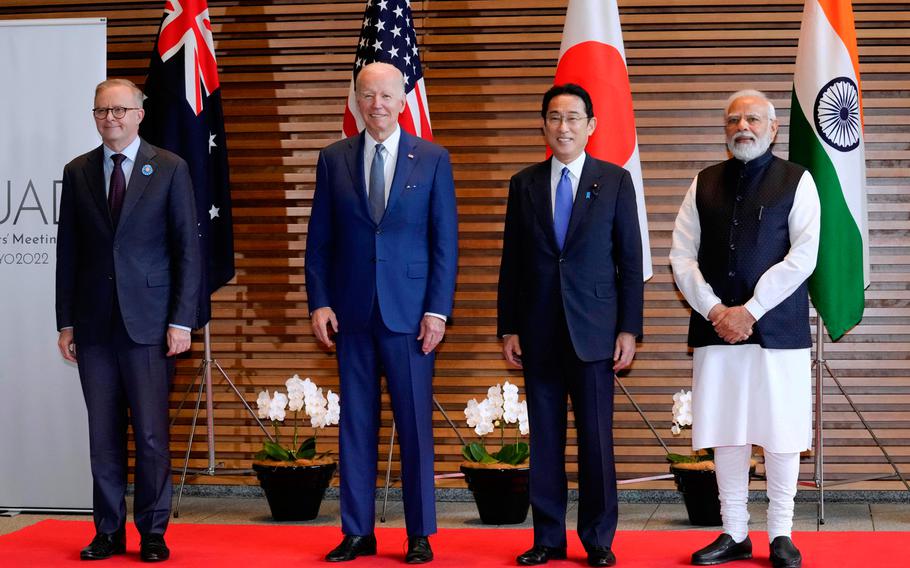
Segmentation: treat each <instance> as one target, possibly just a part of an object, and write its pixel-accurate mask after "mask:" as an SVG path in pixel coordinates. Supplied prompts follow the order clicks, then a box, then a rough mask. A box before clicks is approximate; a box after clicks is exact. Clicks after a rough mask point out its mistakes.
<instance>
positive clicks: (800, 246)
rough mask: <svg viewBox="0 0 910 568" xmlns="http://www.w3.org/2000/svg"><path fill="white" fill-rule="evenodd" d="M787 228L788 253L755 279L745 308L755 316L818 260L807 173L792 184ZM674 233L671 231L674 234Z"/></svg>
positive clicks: (816, 211)
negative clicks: (788, 237) (791, 199)
mask: <svg viewBox="0 0 910 568" xmlns="http://www.w3.org/2000/svg"><path fill="white" fill-rule="evenodd" d="M787 221H788V225H789V229H790V252H788V253H787V256H785V257H784V259H783V260H781V261H780V262H778V263H777V264H775V265H774V266H772V267H771V268H769V269H768V270H767V271H765V273H764V274H762V276H761V278H759V279H758V283H757V284H756V285H755V292H754V294H753V296H752V298H750V299H749V301H748V302H746V304H745V307H746V309H747V310H749V313H751V314H752V316H753V317H754V318H755V319H760V318H761V317H762V316H763V315H765V313H766V312H767V311H768V310H771V309H772V308H774V307H775V306H777V305H778V304H780V303H781V302H783V301H784V300H786V299H787V298H788V297H789V296H790V295H791V294H792V293H793V292H794V291H795V290H796V289H797V288H798V287H799V286H800V284H802V283H803V282H804V281H805V280H806V279H807V278H809V276H810V275H811V274H812V271H814V270H815V263H816V261H817V260H818V241H819V230H820V227H821V204H820V203H819V201H818V190H817V189H816V187H815V181H814V180H813V179H812V175H811V174H810V173H809V172H806V173H804V174H803V177H802V178H800V180H799V185H797V186H796V195H795V197H794V198H793V207H792V208H791V209H790V215H789V217H788V218H787ZM674 235H675V233H674Z"/></svg>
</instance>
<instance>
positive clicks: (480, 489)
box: [461, 381, 530, 525]
mask: <svg viewBox="0 0 910 568" xmlns="http://www.w3.org/2000/svg"><path fill="white" fill-rule="evenodd" d="M464 415H465V418H466V420H467V423H468V426H470V427H472V428H474V432H475V433H476V434H477V435H478V436H480V437H481V440H480V441H479V442H471V443H469V444H466V445H465V446H464V447H463V448H462V451H461V453H462V455H463V456H464V458H465V462H464V463H463V464H462V465H461V471H462V473H463V474H464V476H465V480H466V481H467V483H468V488H469V489H470V490H471V492H472V493H473V495H474V502H475V503H476V504H477V510H478V512H479V513H480V520H481V521H482V522H483V523H485V524H493V525H506V524H518V523H523V522H524V520H525V519H526V518H527V516H528V508H529V506H530V497H529V493H528V478H529V473H530V470H529V468H528V459H529V457H530V449H529V447H528V444H527V443H526V442H522V441H521V436H526V435H527V434H528V430H529V427H528V402H527V400H522V401H519V400H518V387H517V386H515V385H513V384H512V383H510V382H509V381H505V382H504V383H503V385H502V386H501V387H500V385H498V384H497V385H494V386H492V387H490V388H489V389H488V390H487V397H486V398H485V399H483V400H482V401H481V402H477V400H476V399H471V400H469V401H468V404H467V406H466V407H465V410H464ZM509 425H513V427H514V430H515V434H514V436H515V437H514V441H510V440H512V438H511V435H509V434H507V432H506V430H507V428H508V426H509ZM497 429H498V430H499V449H498V450H495V451H493V452H491V451H490V450H488V449H487V447H486V445H485V444H484V443H483V437H484V436H487V435H489V434H492V433H493V432H495V431H496V430H497Z"/></svg>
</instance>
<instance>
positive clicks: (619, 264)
mask: <svg viewBox="0 0 910 568" xmlns="http://www.w3.org/2000/svg"><path fill="white" fill-rule="evenodd" d="M643 304H644V283H643V280H642V255H641V233H640V232H639V225H638V213H637V210H636V205H635V189H634V187H633V185H632V179H631V177H630V175H629V172H627V171H626V170H624V169H622V168H620V167H618V166H615V165H613V164H610V163H608V162H603V161H601V160H597V159H594V158H592V157H591V156H590V155H589V156H587V158H586V159H585V163H584V168H583V169H582V172H581V179H580V181H579V184H578V191H577V194H576V197H575V202H574V205H573V209H572V215H571V217H570V219H569V228H568V231H567V233H566V240H565V245H564V247H563V250H559V248H558V247H557V244H556V236H555V233H554V231H553V206H552V203H551V199H550V161H549V160H546V161H544V162H541V163H539V164H535V165H533V166H530V167H528V168H526V169H524V170H522V171H521V172H519V173H517V174H516V175H515V176H513V177H512V181H511V184H510V186H509V202H508V207H507V210H506V223H505V234H504V237H503V249H502V263H501V265H500V270H499V306H498V307H499V321H498V333H499V335H500V336H501V335H504V334H514V333H517V334H519V337H520V341H521V347H522V352H523V353H524V354H525V356H533V354H534V353H535V352H541V350H548V349H551V348H552V346H553V341H554V339H555V335H554V334H555V332H556V330H557V329H558V328H559V327H561V326H558V324H559V318H560V317H561V313H564V314H565V321H566V324H567V325H568V330H569V336H570V337H571V340H572V345H573V347H574V348H575V352H576V354H577V355H578V357H579V358H580V359H581V360H582V361H586V362H591V361H600V360H604V359H610V358H612V357H613V351H614V348H615V337H616V334H617V333H618V332H620V331H626V332H629V333H632V334H634V335H636V336H639V335H641V333H642V308H643Z"/></svg>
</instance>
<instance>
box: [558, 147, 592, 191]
mask: <svg viewBox="0 0 910 568" xmlns="http://www.w3.org/2000/svg"><path fill="white" fill-rule="evenodd" d="M585 156H587V153H585V152H582V153H581V155H580V156H578V157H577V158H575V159H574V160H572V162H571V163H569V164H563V163H562V162H560V161H559V160H557V159H556V156H553V158H552V159H551V160H550V177H556V179H557V180H558V179H559V178H560V176H562V169H563V168H569V172H571V173H572V175H573V176H574V177H575V179H574V181H575V183H574V184H573V185H575V186H577V184H578V181H579V180H581V171H582V170H583V169H584V167H585Z"/></svg>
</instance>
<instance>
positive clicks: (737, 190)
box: [670, 91, 820, 568]
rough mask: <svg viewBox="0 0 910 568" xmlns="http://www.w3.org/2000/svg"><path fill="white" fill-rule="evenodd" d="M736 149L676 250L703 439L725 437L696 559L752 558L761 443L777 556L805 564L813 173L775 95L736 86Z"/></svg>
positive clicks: (775, 560) (692, 203)
mask: <svg viewBox="0 0 910 568" xmlns="http://www.w3.org/2000/svg"><path fill="white" fill-rule="evenodd" d="M725 119H726V122H725V124H726V127H725V128H726V135H727V146H728V148H729V150H730V152H731V154H732V155H733V158H732V159H731V160H728V161H727V162H723V163H721V164H718V165H716V166H712V167H710V168H707V169H705V170H704V171H702V172H701V173H700V174H699V176H698V177H696V179H695V180H694V181H693V182H692V185H691V187H690V188H689V191H688V192H687V194H686V196H685V198H684V199H683V204H682V207H681V208H680V211H679V215H678V217H677V219H676V225H675V228H674V230H673V242H672V248H671V252H670V261H671V264H672V266H673V275H674V278H675V280H676V284H677V286H678V287H679V289H680V291H681V292H682V293H683V295H684V296H685V298H686V300H687V301H688V302H689V305H690V306H691V307H692V311H693V313H692V319H691V321H690V329H689V344H690V346H692V347H693V348H694V373H693V374H694V376H693V386H692V391H693V392H692V400H693V425H692V445H693V448H694V449H702V448H714V451H715V465H716V470H717V481H718V487H719V489H720V499H721V513H722V517H723V523H724V533H723V534H722V535H720V536H719V537H718V538H717V539H716V540H715V541H714V542H713V543H711V544H710V545H708V546H707V547H705V548H703V549H701V550H699V551H697V552H696V553H695V554H693V557H692V563H693V564H695V565H712V564H721V563H724V562H728V561H731V560H740V559H745V558H751V555H752V544H751V541H750V540H749V538H748V521H749V515H748V512H747V510H746V502H747V500H748V488H749V464H750V456H751V450H752V445H753V444H754V445H759V446H761V447H762V448H763V449H764V455H765V469H766V474H767V480H768V488H767V491H768V497H769V500H770V506H769V508H768V536H769V539H770V541H771V554H770V556H771V563H772V565H773V566H775V567H786V568H795V567H798V566H800V565H801V556H800V553H799V551H798V550H797V549H796V547H795V546H794V545H793V543H792V540H791V538H790V532H791V527H792V520H793V498H794V496H795V495H796V487H797V478H798V475H799V453H800V452H801V451H803V450H806V449H808V448H809V447H810V445H811V440H812V425H811V416H812V408H811V383H810V374H811V372H810V366H811V365H810V348H811V337H810V333H809V313H808V293H807V288H806V284H805V283H806V280H807V278H808V277H809V275H810V274H811V273H812V271H813V270H814V268H815V262H816V256H817V254H818V239H819V217H820V206H819V201H818V194H817V191H816V187H815V183H814V181H813V180H812V176H811V175H810V174H809V173H808V172H806V171H805V170H803V169H802V168H800V167H799V166H797V165H795V164H791V163H789V162H786V161H784V160H781V159H779V158H776V157H775V156H773V155H772V154H771V152H770V145H771V143H772V142H773V140H774V137H775V136H776V134H777V120H776V118H775V114H774V107H773V105H772V104H771V103H770V102H769V101H768V99H767V98H766V97H765V96H764V95H763V94H761V93H759V92H757V91H740V92H738V93H736V94H734V95H733V96H732V97H730V99H729V101H728V105H727V109H726V114H725Z"/></svg>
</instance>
